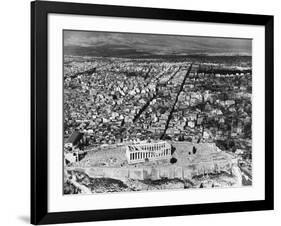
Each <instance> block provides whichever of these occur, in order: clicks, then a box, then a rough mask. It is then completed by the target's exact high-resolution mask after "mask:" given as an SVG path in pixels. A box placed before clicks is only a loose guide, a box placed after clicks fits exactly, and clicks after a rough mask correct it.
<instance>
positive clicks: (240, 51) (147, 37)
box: [64, 30, 252, 57]
mask: <svg viewBox="0 0 281 226" xmlns="http://www.w3.org/2000/svg"><path fill="white" fill-rule="evenodd" d="M64 51H65V54H66V55H88V56H114V57H116V56H132V55H133V56H136V55H151V54H152V55H169V54H171V55H188V54H207V55H251V54H252V40H250V39H233V38H217V37H201V36H175V35H158V34H136V33H114V32H99V31H98V32H95V31H68V30H66V31H64Z"/></svg>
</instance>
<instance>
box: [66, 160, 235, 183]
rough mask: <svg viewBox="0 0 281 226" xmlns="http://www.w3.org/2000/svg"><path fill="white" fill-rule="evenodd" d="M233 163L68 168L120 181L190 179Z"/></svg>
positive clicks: (229, 168) (220, 169)
mask: <svg viewBox="0 0 281 226" xmlns="http://www.w3.org/2000/svg"><path fill="white" fill-rule="evenodd" d="M232 167H233V164H232V163H231V162H229V161H225V160H224V161H219V162H215V163H213V162H204V163H201V164H191V165H188V166H176V165H174V166H153V167H152V166H144V167H136V168H133V167H127V168H126V167H124V168H108V167H87V168H75V167H74V168H69V170H79V171H83V172H85V173H86V174H88V175H89V176H90V177H92V178H113V179H118V180H121V181H125V180H127V179H134V180H149V179H150V180H160V179H164V178H167V179H176V178H177V179H182V180H183V179H191V178H192V177H193V176H195V175H201V174H206V173H212V172H220V171H229V172H231V171H232Z"/></svg>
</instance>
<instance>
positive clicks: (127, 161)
mask: <svg viewBox="0 0 281 226" xmlns="http://www.w3.org/2000/svg"><path fill="white" fill-rule="evenodd" d="M63 62H64V65H63V117H64V121H63V138H64V144H63V150H62V151H63V155H64V169H63V171H64V182H63V194H65V195H69V194H72V195H74V194H96V193H112V192H136V191H142V192H144V191H152V190H153V191H156V190H166V189H169V190H172V189H186V190H187V192H188V189H206V188H208V189H219V188H230V187H241V186H251V185H252V102H251V99H252V40H251V39H243V38H225V37H202V36H179V35H165V34H140V33H118V32H101V31H79V30H64V31H63Z"/></svg>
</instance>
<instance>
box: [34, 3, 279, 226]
mask: <svg viewBox="0 0 281 226" xmlns="http://www.w3.org/2000/svg"><path fill="white" fill-rule="evenodd" d="M50 13H57V14H72V15H95V16H112V17H123V18H146V19H161V20H177V21H199V22H213V23H225V24H248V25H263V26H265V147H264V151H265V199H264V200H257V201H243V202H224V203H205V204H191V205H174V206H157V207H143V208H125V209H107V210H90V211H73V212H55V213H50V212H48V180H47V178H48V164H47V163H48V162H47V161H48V160H47V159H48V142H47V141H48V85H47V84H48V83H47V81H48V73H47V71H48V56H47V48H48V14H50ZM273 97H274V96H273V16H268V15H250V14H237V13H222V12H204V11H189V10H175V9H157V8H142V7H125V6H113V5H94V4H78V3H62V2H44V1H35V2H32V3H31V223H32V224H51V223H69V222H85V221H101V220H116V219H132V218H149V217H167V216H180V215H193V214H213V213H226V212H241V211H257V210H272V209H273V208H274V205H273V203H274V198H273V197H274V195H273V192H274V186H273V178H274V174H273V168H274V166H273V125H274V124H273V123H274V122H273V120H274V119H273V107H274V106H273V100H274V99H273Z"/></svg>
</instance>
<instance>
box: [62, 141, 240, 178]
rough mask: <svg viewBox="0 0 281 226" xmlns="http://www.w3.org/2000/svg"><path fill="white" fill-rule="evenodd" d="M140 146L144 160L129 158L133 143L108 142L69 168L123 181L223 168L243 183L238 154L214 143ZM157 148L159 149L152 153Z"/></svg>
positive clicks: (192, 174) (157, 142) (218, 170)
mask: <svg viewBox="0 0 281 226" xmlns="http://www.w3.org/2000/svg"><path fill="white" fill-rule="evenodd" d="M163 144H164V145H163ZM153 145H156V146H157V145H158V146H160V149H155V150H153V149H151V148H150V146H153ZM136 146H137V148H135V149H134V151H133V152H137V154H138V155H135V158H136V156H139V157H140V156H143V158H142V159H143V161H135V162H134V159H135V158H134V157H133V162H130V160H129V159H128V158H130V154H131V157H132V153H133V152H128V149H131V150H132V147H134V145H132V144H131V145H122V146H119V147H118V146H115V147H114V148H112V147H110V146H108V147H107V148H104V149H103V150H96V151H90V152H88V153H87V155H86V156H85V158H84V159H82V160H81V161H79V162H76V163H73V164H72V165H71V166H68V167H66V168H65V170H66V171H68V170H69V171H70V170H71V171H73V170H74V171H80V172H84V173H86V174H87V175H88V176H89V177H91V178H112V179H117V180H121V181H126V180H128V179H134V180H160V179H181V180H188V179H192V177H193V176H196V175H202V174H203V175H204V174H214V173H219V172H221V171H223V172H229V173H230V174H234V176H235V177H237V178H238V181H237V183H238V184H240V183H241V181H240V180H241V179H239V178H240V177H241V176H240V175H239V172H238V171H239V168H238V167H237V158H236V157H235V155H232V154H229V153H226V152H223V151H220V150H219V149H218V148H217V147H216V145H215V144H214V143H191V142H174V141H172V142H166V141H164V142H163V141H161V142H159V141H155V142H152V143H151V145H150V146H147V143H145V145H136ZM144 147H145V148H144ZM161 147H163V150H164V151H163V152H162V151H161ZM169 147H170V149H169ZM147 150H149V152H147ZM155 151H157V153H154V154H150V155H149V153H151V152H155ZM128 154H129V156H128ZM161 155H162V157H161ZM237 170H238V171H237Z"/></svg>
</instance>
